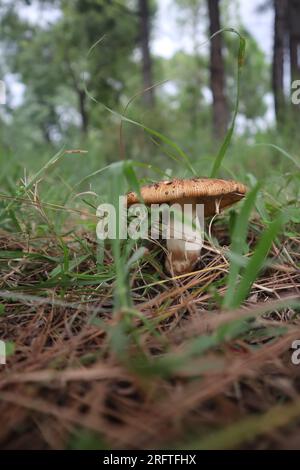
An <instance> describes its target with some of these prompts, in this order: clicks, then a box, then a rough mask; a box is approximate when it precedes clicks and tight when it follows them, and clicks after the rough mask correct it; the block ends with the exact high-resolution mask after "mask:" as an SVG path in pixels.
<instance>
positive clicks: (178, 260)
mask: <svg viewBox="0 0 300 470" xmlns="http://www.w3.org/2000/svg"><path fill="white" fill-rule="evenodd" d="M177 207H179V209H177V210H176V215H175V217H174V218H172V219H171V218H170V221H169V223H170V227H169V237H168V238H167V249H168V252H169V253H168V256H167V258H166V269H167V270H168V271H169V272H170V273H171V274H172V275H173V274H174V275H178V274H179V275H180V274H185V273H188V272H190V271H192V270H193V268H194V266H195V264H196V263H197V262H198V261H199V259H200V253H201V248H202V244H203V239H202V231H201V225H200V221H199V218H198V214H197V211H196V204H195V203H194V201H191V200H189V201H188V202H186V201H185V202H184V201H180V202H179V205H178V206H177ZM180 219H181V220H180Z"/></svg>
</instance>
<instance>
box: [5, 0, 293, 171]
mask: <svg viewBox="0 0 300 470" xmlns="http://www.w3.org/2000/svg"><path fill="white" fill-rule="evenodd" d="M162 4H163V5H162ZM162 6H163V7H164V8H163V13H162V10H161V9H162ZM244 7H245V2H243V1H241V2H240V1H239V0H224V1H219V0H174V1H168V0H166V1H165V0H164V1H163V2H159V1H158V0H72V1H67V0H52V1H47V0H31V1H30V0H2V1H0V15H1V33H0V48H1V59H0V77H1V78H3V80H4V81H5V83H6V87H7V101H6V105H5V106H1V116H0V122H1V134H0V139H1V149H2V150H1V152H0V153H1V158H2V163H5V164H6V165H10V162H13V172H14V173H17V174H19V172H20V169H21V168H24V165H25V166H26V167H27V168H31V167H32V168H35V167H40V165H41V161H43V160H47V159H49V156H51V155H52V154H53V151H55V149H59V148H61V147H62V145H65V146H66V147H67V148H77V147H79V148H85V149H88V151H89V157H88V159H87V160H86V162H87V163H86V165H84V168H82V160H81V163H80V165H79V167H78V169H77V170H76V168H75V166H76V164H75V166H74V167H73V169H72V170H73V171H74V173H76V172H77V173H78V171H80V172H81V173H82V172H83V173H85V171H86V172H88V171H90V170H93V169H96V168H99V167H100V166H101V165H103V164H106V163H110V162H112V161H115V160H117V159H118V158H119V157H120V150H119V124H120V123H119V119H118V118H116V116H114V115H112V114H111V113H109V112H108V111H107V110H106V109H105V108H104V107H103V106H101V105H100V104H97V102H96V101H98V102H100V103H102V104H105V105H107V106H109V107H110V108H112V109H113V110H115V111H118V112H120V113H122V114H123V113H124V112H125V110H126V115H128V116H129V117H130V118H132V119H134V120H136V121H138V122H141V123H143V124H144V125H147V126H150V127H152V128H154V129H157V130H159V132H161V133H163V134H165V135H167V136H168V137H170V138H171V139H173V140H174V141H176V142H177V143H178V144H179V145H180V146H181V147H182V148H184V150H185V151H186V152H187V153H188V154H189V155H190V157H191V159H192V161H194V162H198V169H199V171H200V173H201V168H202V166H205V165H207V162H208V163H209V162H210V161H211V159H212V158H213V156H214V154H215V153H216V150H217V149H218V142H220V141H221V140H222V139H223V138H224V135H225V133H226V129H227V128H228V126H229V124H230V121H231V118H232V114H233V112H234V106H235V99H236V93H237V54H238V46H239V44H238V39H237V36H236V35H234V34H232V33H229V32H226V33H223V34H219V35H217V36H215V37H214V39H213V40H212V41H210V42H209V41H208V38H209V37H210V36H211V35H212V34H213V33H215V32H216V31H218V30H220V29H221V28H225V27H226V28H229V27H235V28H236V29H237V30H238V31H239V32H240V33H241V34H242V35H243V36H244V37H245V38H246V40H247V52H246V61H245V64H244V67H243V77H242V81H241V99H240V107H239V115H238V120H237V127H236V132H235V137H234V138H235V141H234V143H235V145H234V146H233V148H232V150H231V155H232V157H229V158H232V159H233V160H234V162H235V163H234V165H235V170H239V165H240V164H241V165H243V173H244V170H245V162H246V170H249V171H251V172H252V171H254V169H255V168H256V167H257V166H259V168H261V169H262V171H264V169H266V168H268V166H269V165H270V162H271V163H274V162H276V161H277V158H280V156H279V155H278V152H277V150H276V149H274V148H271V147H265V148H263V149H262V148H260V147H256V148H255V149H254V148H253V146H252V145H253V144H255V143H268V144H270V143H271V144H276V145H278V146H280V147H283V148H285V149H286V150H288V151H289V152H292V153H293V152H297V149H298V148H299V132H298V129H299V123H300V113H299V106H295V105H292V104H291V93H292V88H291V83H292V80H295V79H297V78H300V54H299V49H300V1H299V0H289V1H288V0H265V1H263V0H261V1H257V2H254V3H253V7H252V10H253V12H252V13H253V14H254V18H256V19H257V28H258V29H261V30H262V31H261V34H260V36H259V37H261V38H264V34H265V35H266V37H265V41H266V42H268V43H270V44H271V43H272V48H273V52H272V54H270V57H268V55H267V54H266V53H265V48H264V40H262V41H261V42H262V43H259V41H258V40H257V38H255V37H254V35H253V34H251V32H250V31H249V29H247V24H244V23H247V22H245V21H243V18H245V15H243V14H241V13H243V10H242V9H243V8H244ZM248 8H249V6H248ZM241 10H242V11H241ZM168 12H170V18H171V16H172V18H173V19H174V18H175V26H176V30H175V31H173V33H174V34H173V35H172V40H173V42H174V40H175V42H176V44H174V52H173V53H172V52H171V53H168V54H166V53H165V51H164V50H163V49H164V44H167V42H166V43H165V42H164V30H163V27H161V26H164V24H165V25H167V24H168V21H169V16H168ZM266 12H268V14H269V15H272V18H273V20H272V21H273V31H271V30H270V31H269V30H268V29H267V28H265V29H264V25H263V24H262V23H261V22H260V17H261V15H264V14H265V13H266ZM158 23H159V24H158ZM254 27H255V25H254ZM154 35H155V38H156V45H157V44H161V51H160V53H159V51H157V49H158V48H157V47H156V48H155V49H156V50H155V51H154V50H153V47H152V46H153V36H154ZM267 35H268V36H269V37H267ZM101 38H102V39H101ZM157 38H158V39H160V42H157ZM174 38H175V39H174ZM99 39H101V41H99ZM169 42H170V41H169ZM186 44H188V47H186ZM93 46H94V47H93ZM91 48H92V49H91ZM171 49H172V48H171ZM89 51H90V52H89ZM145 90H148V91H145ZM87 91H88V93H87ZM91 97H93V98H94V99H91ZM133 98H134V99H133ZM129 102H130V106H128V109H127V105H128V103H129ZM124 127H125V129H124V145H125V155H126V157H128V158H132V159H136V160H139V161H144V162H149V161H151V162H156V163H159V165H160V166H161V167H164V168H169V167H170V166H172V162H170V159H169V158H167V157H166V158H164V159H162V151H161V149H160V148H158V146H157V143H155V142H153V141H151V139H150V138H149V136H146V137H145V135H144V133H143V130H142V129H141V128H138V127H135V126H132V125H128V124H126V125H125V126H124ZM257 153H260V154H262V155H263V159H261V160H260V161H259V165H258V162H257V159H253V155H257ZM200 157H201V158H200ZM242 160H243V162H242ZM16 162H17V165H16ZM200 162H201V163H200ZM199 164H200V165H201V166H199ZM2 168H3V166H2ZM22 171H23V170H22ZM257 171H258V172H259V171H260V170H257ZM257 171H256V172H257Z"/></svg>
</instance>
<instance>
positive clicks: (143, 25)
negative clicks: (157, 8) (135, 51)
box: [138, 0, 154, 107]
mask: <svg viewBox="0 0 300 470" xmlns="http://www.w3.org/2000/svg"><path fill="white" fill-rule="evenodd" d="M138 1H139V18H140V41H141V49H142V74H143V87H144V90H146V89H148V88H151V87H152V86H153V80H152V60H151V54H150V45H149V43H150V12H149V3H148V0H138ZM143 99H144V102H145V104H146V105H147V106H149V107H152V106H154V88H151V89H149V90H148V91H147V92H145V93H143Z"/></svg>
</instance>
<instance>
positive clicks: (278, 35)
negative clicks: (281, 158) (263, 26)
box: [272, 0, 287, 125]
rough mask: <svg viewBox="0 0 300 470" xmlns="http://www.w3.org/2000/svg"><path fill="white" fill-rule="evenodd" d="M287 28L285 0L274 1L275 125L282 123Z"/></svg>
mask: <svg viewBox="0 0 300 470" xmlns="http://www.w3.org/2000/svg"><path fill="white" fill-rule="evenodd" d="M286 27H287V0H274V46H273V73H272V75H273V76H272V82H273V93H274V104H275V115H276V121H277V125H281V124H282V123H283V117H284V108H285V99H284V51H285V36H286V34H285V33H286Z"/></svg>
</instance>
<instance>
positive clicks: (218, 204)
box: [127, 178, 247, 217]
mask: <svg viewBox="0 0 300 470" xmlns="http://www.w3.org/2000/svg"><path fill="white" fill-rule="evenodd" d="M246 192H247V188H246V186H244V185H243V184H242V183H238V182H237V181H232V180H221V179H213V178H192V179H177V178H175V179H173V180H171V181H161V182H159V183H154V184H149V185H147V186H143V187H142V188H141V195H142V197H143V200H144V203H145V204H147V205H150V204H163V203H167V204H170V203H173V202H174V203H175V202H178V201H180V200H181V201H184V202H185V203H188V202H189V200H193V201H195V202H196V203H197V204H204V215H205V217H207V216H213V215H215V214H216V213H217V212H218V211H221V210H222V209H224V208H226V207H230V206H232V205H233V204H235V203H236V202H238V201H239V200H240V199H242V198H243V197H244V196H245V194H246ZM138 202H142V201H140V200H139V198H138V196H137V194H136V193H134V192H130V193H128V194H127V206H128V207H129V206H131V205H132V204H136V203H138Z"/></svg>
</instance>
